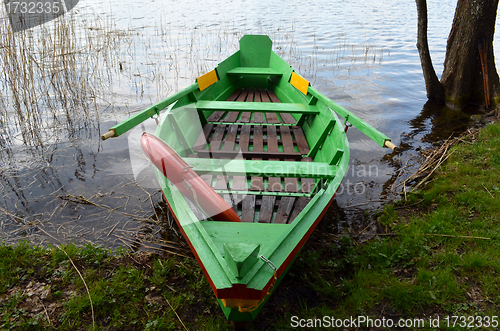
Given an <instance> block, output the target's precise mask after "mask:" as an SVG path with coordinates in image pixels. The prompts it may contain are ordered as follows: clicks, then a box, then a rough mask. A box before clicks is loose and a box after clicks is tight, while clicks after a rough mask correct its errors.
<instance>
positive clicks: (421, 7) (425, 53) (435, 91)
mask: <svg viewBox="0 0 500 331" xmlns="http://www.w3.org/2000/svg"><path fill="white" fill-rule="evenodd" d="M415 1H416V3H417V13H418V39H417V49H418V53H419V55H420V62H421V64H422V71H423V73H424V80H425V88H426V90H427V98H429V100H431V101H435V102H439V103H441V102H443V101H444V94H443V88H442V86H441V83H440V82H439V79H438V77H437V75H436V71H435V70H434V66H433V65H432V60H431V55H430V53H429V44H428V42H427V1H426V0H415Z"/></svg>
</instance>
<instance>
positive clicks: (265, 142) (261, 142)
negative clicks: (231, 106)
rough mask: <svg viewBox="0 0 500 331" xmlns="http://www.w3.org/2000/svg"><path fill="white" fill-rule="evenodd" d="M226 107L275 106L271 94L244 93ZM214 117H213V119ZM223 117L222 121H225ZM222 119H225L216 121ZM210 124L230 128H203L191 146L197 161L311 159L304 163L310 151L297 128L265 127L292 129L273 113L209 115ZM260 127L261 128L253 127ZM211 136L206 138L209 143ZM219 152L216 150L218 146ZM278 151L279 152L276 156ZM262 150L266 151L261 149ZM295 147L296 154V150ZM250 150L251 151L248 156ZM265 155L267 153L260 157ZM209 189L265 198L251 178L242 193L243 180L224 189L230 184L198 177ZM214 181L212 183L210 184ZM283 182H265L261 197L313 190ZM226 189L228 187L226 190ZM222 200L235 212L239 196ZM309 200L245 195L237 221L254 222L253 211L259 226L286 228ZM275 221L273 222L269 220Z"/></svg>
mask: <svg viewBox="0 0 500 331" xmlns="http://www.w3.org/2000/svg"><path fill="white" fill-rule="evenodd" d="M227 100H228V101H240V102H241V101H246V102H280V100H279V99H278V97H277V96H276V94H275V93H274V92H273V91H270V90H267V91H266V90H261V89H258V90H255V89H243V90H237V91H235V92H234V93H233V94H232V95H231V96H230V97H229V98H228V99H227ZM216 113H217V114H216ZM224 115H225V117H224ZM221 118H224V119H223V120H221ZM238 118H239V120H238ZM208 120H209V121H210V122H217V121H220V120H221V121H223V122H225V123H235V125H222V124H219V125H214V124H207V125H205V127H204V128H203V132H201V133H200V135H199V137H198V139H197V141H196V143H195V149H194V150H195V151H196V152H198V157H210V156H211V157H214V158H234V157H236V156H237V155H238V154H242V156H243V157H244V158H251V159H252V160H262V159H269V160H284V161H296V160H298V159H300V160H302V161H303V162H312V161H313V160H312V159H311V158H307V157H303V156H304V155H307V153H309V145H308V144H307V140H306V137H305V135H304V132H303V131H302V128H300V127H297V126H276V125H265V123H268V124H278V123H280V122H281V123H284V124H295V123H296V121H295V118H294V117H293V116H292V115H291V114H287V113H286V114H285V113H281V114H279V116H277V114H275V113H267V114H263V113H254V114H253V119H252V114H251V112H243V113H241V115H240V113H238V112H228V113H227V114H226V112H224V111H221V112H214V113H213V114H212V115H211V116H209V119H208ZM238 122H240V123H250V122H252V123H254V124H252V125H241V124H240V125H238V124H237V123H238ZM258 123H262V124H264V125H258ZM210 136H211V137H210ZM207 141H208V142H209V144H210V152H212V151H215V152H214V153H213V154H211V155H210V154H209V150H208V149H206V142H207ZM222 144H223V147H222V149H221V146H222ZM280 145H281V146H282V151H280ZM265 146H266V147H267V148H265ZM295 146H297V148H298V151H296V150H295ZM250 147H251V149H252V151H250ZM265 149H266V151H264V150H265ZM202 178H203V180H205V181H206V182H207V183H208V184H209V185H211V184H213V187H214V188H215V189H220V190H226V189H228V190H233V191H246V190H251V191H262V192H264V178H263V177H251V178H250V183H249V186H250V187H247V177H245V176H234V177H232V184H231V185H228V183H229V178H228V177H227V176H223V175H219V176H216V177H215V178H213V176H211V175H203V176H202ZM214 179H215V180H214ZM298 180H299V179H297V178H285V179H284V184H285V185H284V187H283V184H282V178H277V177H270V178H269V179H268V182H269V185H268V189H267V190H266V191H269V192H281V191H285V192H301V193H310V192H311V191H312V190H313V188H314V179H311V178H301V179H300V187H299V182H298ZM229 186H230V187H229ZM222 197H223V199H224V200H225V201H226V202H227V203H228V204H229V205H232V206H233V209H234V210H235V211H237V203H235V202H237V201H239V199H241V196H236V195H229V194H223V195H222ZM309 201H310V198H307V197H299V198H297V197H286V196H285V197H281V198H279V197H278V198H277V197H276V196H271V195H247V196H245V197H244V198H243V200H242V201H241V219H242V221H244V222H254V221H255V211H256V209H257V210H260V211H259V217H258V222H261V223H269V222H274V223H282V224H284V223H291V222H292V221H293V220H294V219H295V218H296V217H297V215H298V214H299V213H300V212H301V211H302V210H303V209H304V208H305V206H306V205H307V203H308V202H309ZM273 216H274V219H273Z"/></svg>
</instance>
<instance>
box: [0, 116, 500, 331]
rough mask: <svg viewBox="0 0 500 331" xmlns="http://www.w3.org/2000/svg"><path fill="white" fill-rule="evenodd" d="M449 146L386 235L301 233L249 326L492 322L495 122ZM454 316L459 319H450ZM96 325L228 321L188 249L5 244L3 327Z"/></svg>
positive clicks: (496, 225)
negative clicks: (303, 240) (183, 252)
mask: <svg viewBox="0 0 500 331" xmlns="http://www.w3.org/2000/svg"><path fill="white" fill-rule="evenodd" d="M450 153H451V154H450V156H449V158H448V160H447V161H446V162H445V163H444V164H443V165H442V166H441V167H440V168H439V169H438V170H437V171H436V172H435V173H434V174H433V177H432V180H431V182H430V183H428V184H427V186H426V187H425V189H423V190H422V191H419V192H416V193H412V194H408V195H407V197H406V200H404V199H403V200H402V201H400V202H399V203H396V204H393V205H389V206H387V207H386V208H385V209H384V211H383V212H382V213H381V215H380V216H379V218H378V221H379V222H380V223H381V225H382V226H383V227H385V229H386V232H385V233H383V234H381V235H380V236H377V237H376V238H374V239H373V240H370V241H368V242H366V243H363V244H358V243H357V242H356V241H355V240H354V239H352V238H349V237H343V238H340V240H339V242H330V243H329V244H324V242H323V243H322V244H321V245H318V244H311V243H308V244H307V245H306V247H305V248H304V250H303V251H302V253H301V254H300V255H299V257H298V258H297V260H296V261H295V263H294V265H293V266H292V268H291V269H290V271H289V274H288V275H287V276H286V277H285V278H284V280H283V281H282V283H281V284H280V286H279V287H278V289H277V291H276V293H275V294H274V295H273V297H272V298H271V299H270V300H269V302H268V304H267V305H266V307H265V308H264V309H263V310H262V312H261V314H260V315H259V319H258V320H257V321H255V322H254V324H253V325H252V327H251V328H253V329H255V330H265V329H269V330H275V329H287V328H289V327H290V325H291V321H292V317H293V316H297V318H298V319H304V321H303V325H304V324H305V323H307V319H313V318H322V317H323V316H334V317H335V318H342V319H346V318H347V319H348V318H351V317H354V318H357V317H359V316H370V317H371V318H373V319H375V318H380V319H381V318H385V319H386V320H387V319H391V320H393V321H394V323H397V321H398V320H399V319H423V320H424V321H425V322H426V323H427V322H428V321H429V319H430V318H433V319H434V320H435V319H437V318H438V317H439V318H440V322H441V328H442V329H447V327H446V326H447V323H446V322H445V318H446V317H447V316H449V317H450V319H449V326H450V327H449V328H448V329H453V330H455V329H460V327H459V326H460V325H464V326H465V327H464V328H463V329H465V328H466V326H468V325H470V324H468V323H470V322H471V321H472V322H473V323H475V324H476V326H478V325H479V324H480V323H482V324H481V325H482V326H483V329H496V328H495V327H494V325H493V324H494V321H495V319H494V316H500V288H499V286H500V276H499V272H500V253H499V251H500V125H498V124H492V125H488V126H487V127H485V128H484V129H482V130H481V132H480V133H479V134H478V135H477V137H476V138H475V141H474V142H470V141H467V140H466V139H464V141H463V142H461V143H460V144H458V146H456V147H454V148H452V149H451V152H450ZM311 239H312V241H313V242H314V235H313V238H311ZM79 272H80V273H81V277H80V274H79ZM83 280H84V281H85V282H84V281H83ZM89 295H90V297H91V298H92V300H89ZM91 303H92V305H91ZM92 311H93V312H92ZM453 315H456V316H459V317H460V318H461V317H464V318H467V320H466V323H465V324H463V323H462V320H463V319H462V320H461V319H458V320H457V321H456V322H457V324H455V327H452V323H453V319H452V316H453ZM499 318H500V317H499ZM497 319H498V318H497ZM486 321H489V323H490V327H486V328H484V326H486ZM497 322H499V323H500V321H497ZM94 323H95V329H97V330H101V329H104V330H108V329H109V330H142V329H146V330H169V329H170V330H184V329H190V330H197V329H202V330H211V329H213V330H224V329H229V328H230V326H229V325H228V324H227V323H226V322H225V319H224V318H223V316H222V313H221V311H220V309H219V307H218V306H217V304H216V302H215V297H214V295H213V294H212V292H211V290H210V287H209V285H208V283H207V282H206V280H205V278H204V277H203V275H202V273H201V271H200V269H199V267H198V266H197V264H196V261H195V260H194V259H192V258H182V257H177V256H166V257H159V256H157V255H154V254H148V253H141V254H134V255H132V254H128V253H118V254H114V255H111V254H110V253H109V252H107V251H105V250H102V249H99V248H96V247H94V246H90V245H89V246H87V247H85V248H76V247H74V246H65V247H57V246H54V247H50V248H30V247H29V246H28V245H27V244H19V245H18V246H16V247H5V246H3V247H0V329H2V330H9V329H16V330H38V329H40V330H42V329H50V328H53V329H57V330H80V329H81V330H91V329H92V327H93V324H94ZM317 325H318V324H317ZM362 326H363V325H360V326H358V327H357V329H359V328H362ZM426 327H427V328H428V329H431V328H430V327H429V325H428V324H426ZM318 329H320V328H318ZM352 329H356V328H354V327H353V328H352ZM419 329H423V328H419Z"/></svg>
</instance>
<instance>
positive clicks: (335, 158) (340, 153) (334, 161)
mask: <svg viewBox="0 0 500 331" xmlns="http://www.w3.org/2000/svg"><path fill="white" fill-rule="evenodd" d="M343 155H344V150H343V149H340V148H338V149H337V152H336V153H335V155H334V156H333V157H332V160H331V161H330V163H329V164H330V165H337V164H338V163H339V161H340V159H341V158H342V156H343Z"/></svg>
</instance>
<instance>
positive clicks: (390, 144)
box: [384, 140, 397, 150]
mask: <svg viewBox="0 0 500 331" xmlns="http://www.w3.org/2000/svg"><path fill="white" fill-rule="evenodd" d="M384 147H387V148H390V149H392V150H395V149H396V148H397V146H396V145H394V144H393V143H392V142H390V141H389V140H386V141H385V143H384Z"/></svg>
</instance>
